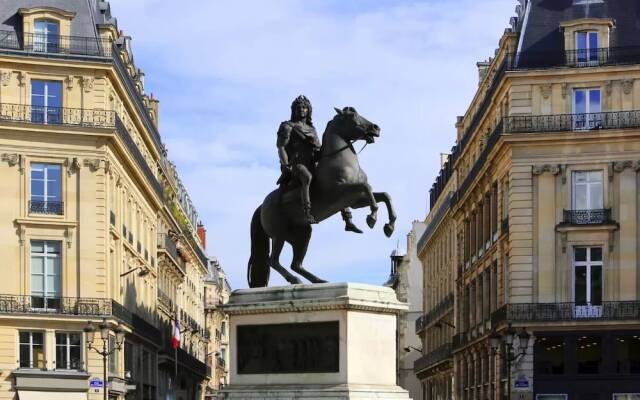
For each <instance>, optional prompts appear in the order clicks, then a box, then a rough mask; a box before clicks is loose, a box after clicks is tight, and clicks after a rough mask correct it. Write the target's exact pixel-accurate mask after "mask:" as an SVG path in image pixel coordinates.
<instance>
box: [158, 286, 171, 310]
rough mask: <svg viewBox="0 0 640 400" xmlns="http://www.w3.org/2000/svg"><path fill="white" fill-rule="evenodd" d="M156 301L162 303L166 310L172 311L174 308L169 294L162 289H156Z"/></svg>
mask: <svg viewBox="0 0 640 400" xmlns="http://www.w3.org/2000/svg"><path fill="white" fill-rule="evenodd" d="M158 302H159V303H160V304H161V305H163V306H164V307H165V308H167V310H169V311H172V312H173V310H174V303H173V300H172V299H171V296H169V295H168V294H166V293H165V292H164V291H162V290H160V289H158Z"/></svg>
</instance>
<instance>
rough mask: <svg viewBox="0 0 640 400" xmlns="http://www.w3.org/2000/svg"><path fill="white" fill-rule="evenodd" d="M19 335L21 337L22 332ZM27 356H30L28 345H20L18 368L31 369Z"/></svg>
mask: <svg viewBox="0 0 640 400" xmlns="http://www.w3.org/2000/svg"><path fill="white" fill-rule="evenodd" d="M20 335H22V332H21V333H20ZM27 335H28V333H27ZM29 356H30V351H29V345H28V344H21V345H20V368H30V367H31V360H30V359H29Z"/></svg>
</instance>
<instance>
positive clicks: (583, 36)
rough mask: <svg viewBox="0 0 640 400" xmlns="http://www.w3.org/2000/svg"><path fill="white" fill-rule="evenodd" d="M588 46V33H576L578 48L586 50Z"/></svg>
mask: <svg viewBox="0 0 640 400" xmlns="http://www.w3.org/2000/svg"><path fill="white" fill-rule="evenodd" d="M586 48H587V33H586V32H578V33H576V49H577V50H584V49H586Z"/></svg>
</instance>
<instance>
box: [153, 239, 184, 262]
mask: <svg viewBox="0 0 640 400" xmlns="http://www.w3.org/2000/svg"><path fill="white" fill-rule="evenodd" d="M158 249H161V250H165V251H166V252H167V253H169V255H170V256H171V257H173V259H174V260H176V261H178V260H179V258H180V257H179V256H178V247H177V246H176V242H174V241H173V239H171V237H170V236H169V234H167V233H158Z"/></svg>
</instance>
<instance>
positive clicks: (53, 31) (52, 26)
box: [47, 21, 59, 36]
mask: <svg viewBox="0 0 640 400" xmlns="http://www.w3.org/2000/svg"><path fill="white" fill-rule="evenodd" d="M47 31H48V34H49V35H51V36H57V35H58V31H59V28H58V24H57V23H55V22H51V21H47Z"/></svg>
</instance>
